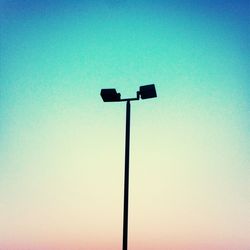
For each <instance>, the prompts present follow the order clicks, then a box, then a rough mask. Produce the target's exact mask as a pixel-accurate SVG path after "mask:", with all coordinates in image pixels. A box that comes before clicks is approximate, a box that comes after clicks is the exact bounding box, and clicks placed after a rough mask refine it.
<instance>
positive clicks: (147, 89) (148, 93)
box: [139, 84, 157, 99]
mask: <svg viewBox="0 0 250 250" xmlns="http://www.w3.org/2000/svg"><path fill="white" fill-rule="evenodd" d="M139 93H140V95H141V99H148V98H154V97H157V94H156V90H155V85H154V84H150V85H144V86H140V91H139Z"/></svg>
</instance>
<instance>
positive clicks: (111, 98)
mask: <svg viewBox="0 0 250 250" xmlns="http://www.w3.org/2000/svg"><path fill="white" fill-rule="evenodd" d="M101 97H102V99H103V101H104V102H122V101H126V102H127V104H126V135H125V172H124V204H123V205H124V207H123V241H122V249H123V250H127V249H128V200H129V199H128V198H129V146H130V101H138V100H139V99H140V97H141V99H148V98H154V97H157V95H156V90H155V85H154V84H150V85H145V86H140V90H139V91H137V96H136V97H135V98H125V99H121V94H120V93H117V92H116V89H102V90H101Z"/></svg>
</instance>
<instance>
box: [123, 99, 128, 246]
mask: <svg viewBox="0 0 250 250" xmlns="http://www.w3.org/2000/svg"><path fill="white" fill-rule="evenodd" d="M129 143H130V101H127V105H126V137H125V175H124V207H123V244H122V249H123V250H127V249H128V197H129Z"/></svg>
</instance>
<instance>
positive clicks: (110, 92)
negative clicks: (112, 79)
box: [101, 89, 121, 102]
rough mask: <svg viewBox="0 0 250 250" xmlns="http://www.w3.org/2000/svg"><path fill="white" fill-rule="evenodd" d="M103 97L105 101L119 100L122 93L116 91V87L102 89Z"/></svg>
mask: <svg viewBox="0 0 250 250" xmlns="http://www.w3.org/2000/svg"><path fill="white" fill-rule="evenodd" d="M101 97H102V99H103V101H104V102H119V101H120V100H121V94H120V93H117V92H116V89H102V90H101Z"/></svg>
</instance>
